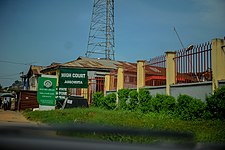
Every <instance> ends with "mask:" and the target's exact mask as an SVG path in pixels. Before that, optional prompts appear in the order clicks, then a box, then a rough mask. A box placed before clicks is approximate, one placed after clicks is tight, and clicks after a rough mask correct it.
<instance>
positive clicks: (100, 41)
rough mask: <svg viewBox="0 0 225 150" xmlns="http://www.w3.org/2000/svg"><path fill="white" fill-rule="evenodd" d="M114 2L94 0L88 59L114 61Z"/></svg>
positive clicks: (111, 0) (112, 0) (110, 0)
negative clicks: (99, 56) (96, 56)
mask: <svg viewBox="0 0 225 150" xmlns="http://www.w3.org/2000/svg"><path fill="white" fill-rule="evenodd" d="M114 48H115V42H114V0H94V5H93V11H92V18H91V25H90V31H89V37H88V45H87V52H86V53H85V55H86V57H90V56H91V55H97V54H98V55H104V58H105V59H110V60H114V59H115V56H114Z"/></svg>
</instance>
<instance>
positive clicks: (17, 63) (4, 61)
mask: <svg viewBox="0 0 225 150" xmlns="http://www.w3.org/2000/svg"><path fill="white" fill-rule="evenodd" d="M0 62H2V63H9V64H16V65H26V66H30V65H31V64H33V63H35V62H31V63H20V62H13V61H7V60H0Z"/></svg>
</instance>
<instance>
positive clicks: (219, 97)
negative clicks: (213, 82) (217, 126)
mask: <svg viewBox="0 0 225 150" xmlns="http://www.w3.org/2000/svg"><path fill="white" fill-rule="evenodd" d="M206 104H207V110H208V111H209V112H210V114H211V119H225V86H223V87H221V88H219V89H217V90H215V91H214V93H213V95H211V96H209V97H207V98H206Z"/></svg>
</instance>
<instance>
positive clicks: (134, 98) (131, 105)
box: [127, 90, 138, 111]
mask: <svg viewBox="0 0 225 150" xmlns="http://www.w3.org/2000/svg"><path fill="white" fill-rule="evenodd" d="M127 108H128V109H129V110H132V111H135V110H137V108H138V92H137V91H136V90H132V91H130V93H129V102H128V104H127Z"/></svg>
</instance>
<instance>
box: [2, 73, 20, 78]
mask: <svg viewBox="0 0 225 150" xmlns="http://www.w3.org/2000/svg"><path fill="white" fill-rule="evenodd" d="M19 74H20V73H15V74H9V75H4V76H0V78H7V77H12V76H17V75H19Z"/></svg>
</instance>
